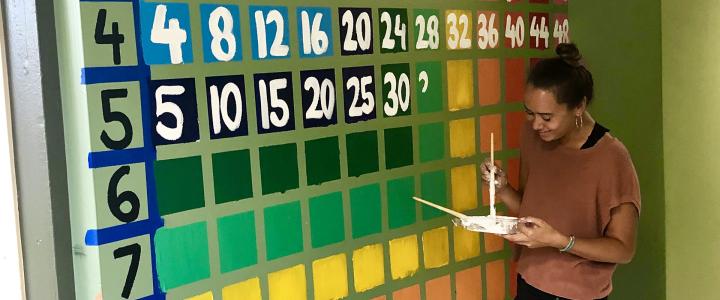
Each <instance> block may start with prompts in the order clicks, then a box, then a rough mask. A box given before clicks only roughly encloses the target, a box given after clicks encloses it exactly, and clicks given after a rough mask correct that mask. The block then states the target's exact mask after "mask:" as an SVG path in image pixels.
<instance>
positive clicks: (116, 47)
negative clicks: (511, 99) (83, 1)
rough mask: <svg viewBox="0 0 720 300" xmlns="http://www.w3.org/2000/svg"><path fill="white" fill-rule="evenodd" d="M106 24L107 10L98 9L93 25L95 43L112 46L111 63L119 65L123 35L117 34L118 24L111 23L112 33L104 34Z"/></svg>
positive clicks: (123, 40)
mask: <svg viewBox="0 0 720 300" xmlns="http://www.w3.org/2000/svg"><path fill="white" fill-rule="evenodd" d="M106 24H107V9H104V8H102V9H100V10H99V11H98V15H97V22H96V23H95V42H96V43H98V44H101V45H112V46H113V63H114V64H116V65H119V64H120V44H122V43H124V42H125V35H123V34H120V33H119V29H118V22H112V33H110V34H105V25H106Z"/></svg>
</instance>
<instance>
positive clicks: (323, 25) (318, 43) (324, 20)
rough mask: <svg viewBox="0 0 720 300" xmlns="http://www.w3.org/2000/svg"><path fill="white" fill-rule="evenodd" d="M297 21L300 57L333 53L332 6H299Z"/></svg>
mask: <svg viewBox="0 0 720 300" xmlns="http://www.w3.org/2000/svg"><path fill="white" fill-rule="evenodd" d="M297 22H298V23H297V28H298V41H299V43H300V47H299V51H298V52H300V57H303V58H305V57H319V56H332V55H333V35H332V27H331V25H330V24H332V14H331V13H330V8H328V7H298V8H297Z"/></svg>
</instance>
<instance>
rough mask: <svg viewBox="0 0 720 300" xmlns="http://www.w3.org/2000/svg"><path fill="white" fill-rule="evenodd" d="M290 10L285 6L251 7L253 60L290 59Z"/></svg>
mask: <svg viewBox="0 0 720 300" xmlns="http://www.w3.org/2000/svg"><path fill="white" fill-rule="evenodd" d="M288 21H289V19H288V9H287V7H284V6H255V5H251V6H250V34H251V36H252V39H251V45H252V53H253V59H273V58H286V57H290V39H289V33H288V32H289V30H288V27H289V25H290V24H289V22H288Z"/></svg>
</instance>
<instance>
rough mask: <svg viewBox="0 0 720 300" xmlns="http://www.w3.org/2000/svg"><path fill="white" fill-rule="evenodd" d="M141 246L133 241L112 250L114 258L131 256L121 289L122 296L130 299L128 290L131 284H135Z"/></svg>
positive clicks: (130, 288)
mask: <svg viewBox="0 0 720 300" xmlns="http://www.w3.org/2000/svg"><path fill="white" fill-rule="evenodd" d="M141 250H142V248H140V245H139V244H137V243H135V244H131V245H127V246H125V247H121V248H117V249H115V251H113V256H114V257H115V259H118V258H121V257H125V256H128V255H129V256H131V257H130V267H129V268H128V273H127V277H125V285H124V286H123V290H122V297H123V298H125V299H130V292H131V291H132V288H133V285H134V284H135V276H136V275H137V271H138V267H139V265H140V252H141Z"/></svg>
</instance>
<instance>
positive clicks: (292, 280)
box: [268, 265, 307, 300]
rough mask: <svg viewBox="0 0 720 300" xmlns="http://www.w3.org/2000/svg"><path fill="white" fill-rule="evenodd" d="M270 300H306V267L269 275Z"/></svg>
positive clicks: (298, 266)
mask: <svg viewBox="0 0 720 300" xmlns="http://www.w3.org/2000/svg"><path fill="white" fill-rule="evenodd" d="M268 290H269V292H270V300H306V299H307V288H306V281H305V265H297V266H294V267H292V268H288V269H285V270H280V271H277V272H274V273H270V274H268Z"/></svg>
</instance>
